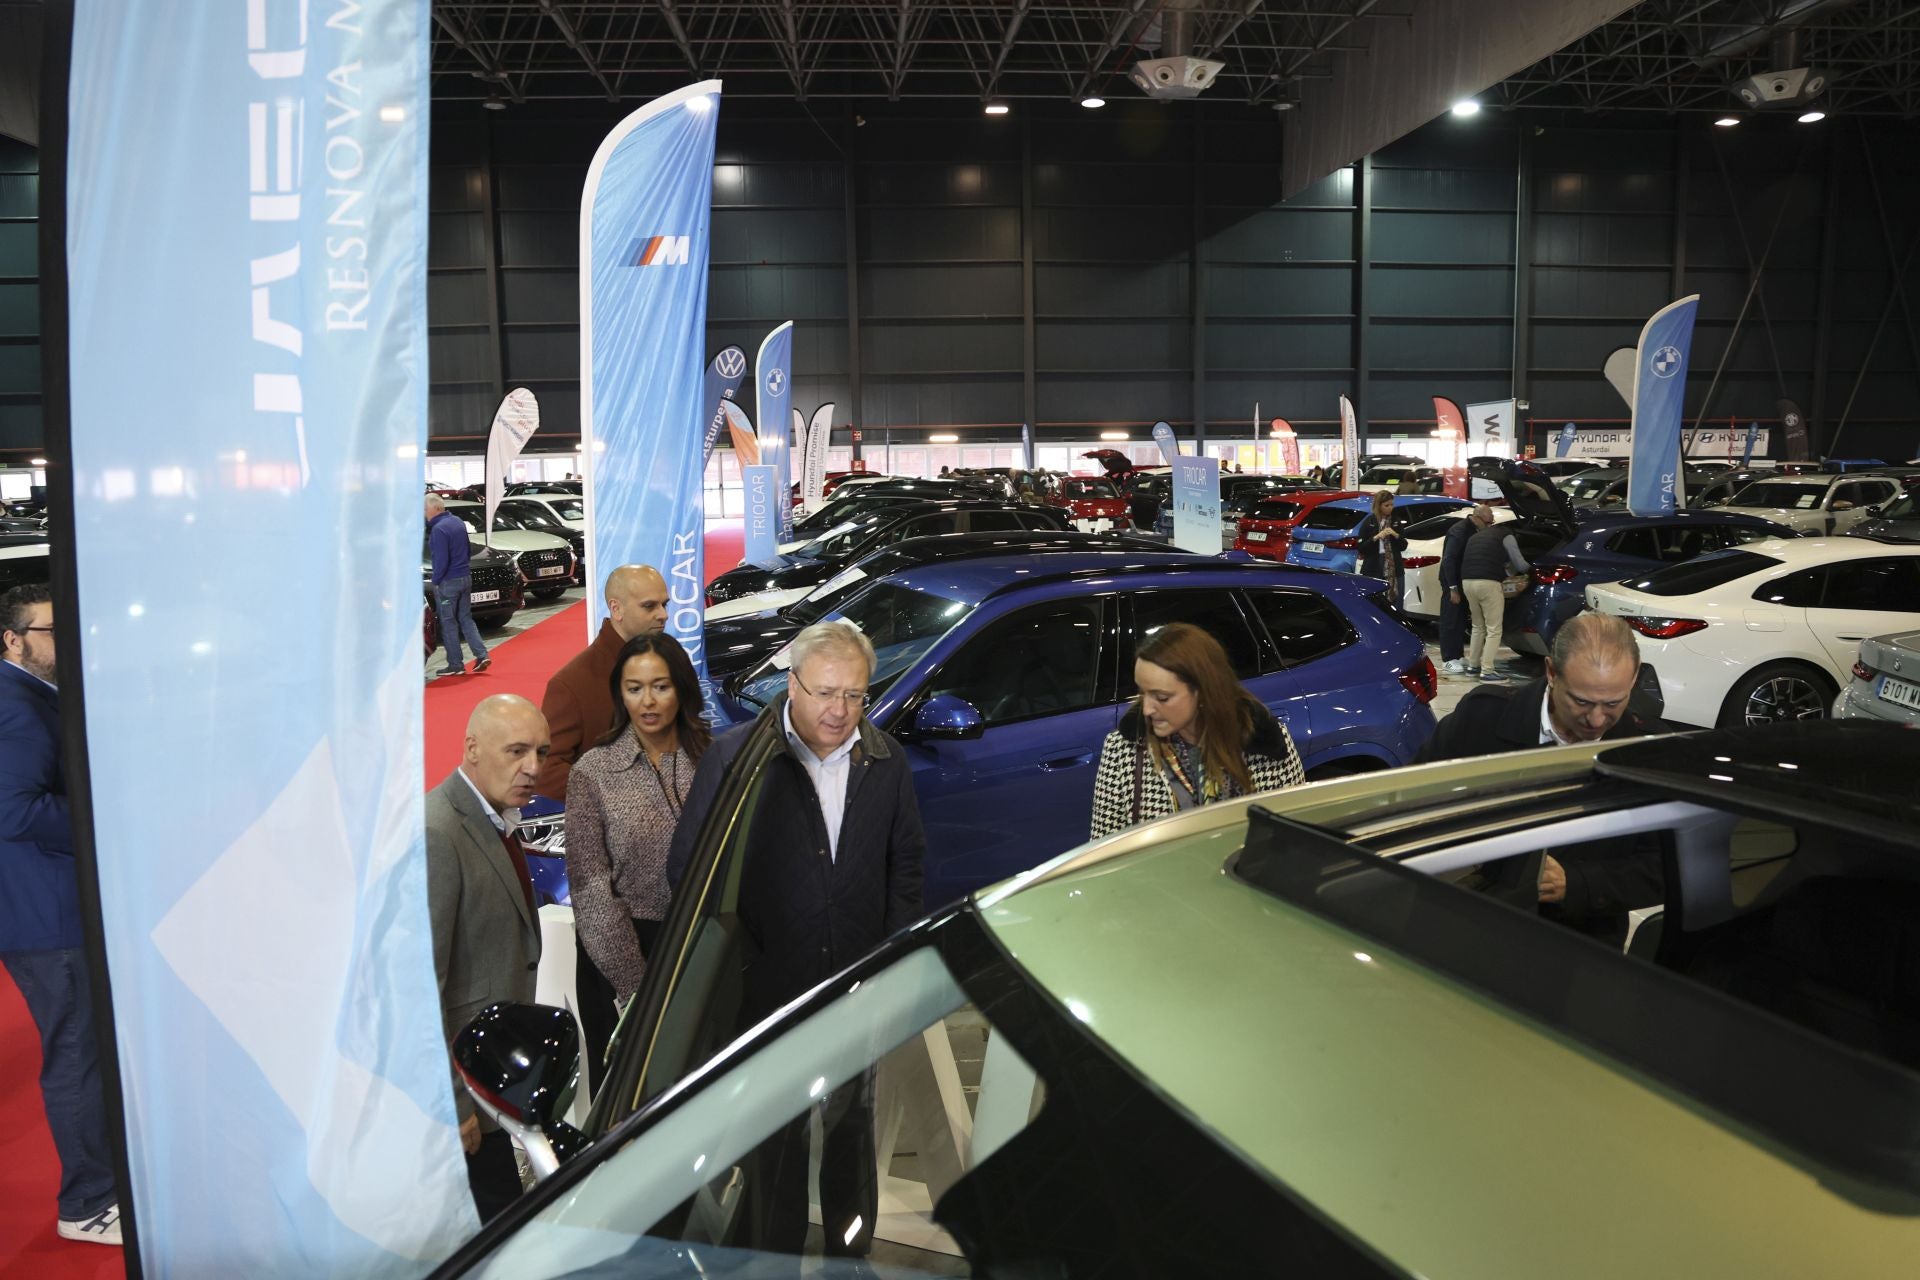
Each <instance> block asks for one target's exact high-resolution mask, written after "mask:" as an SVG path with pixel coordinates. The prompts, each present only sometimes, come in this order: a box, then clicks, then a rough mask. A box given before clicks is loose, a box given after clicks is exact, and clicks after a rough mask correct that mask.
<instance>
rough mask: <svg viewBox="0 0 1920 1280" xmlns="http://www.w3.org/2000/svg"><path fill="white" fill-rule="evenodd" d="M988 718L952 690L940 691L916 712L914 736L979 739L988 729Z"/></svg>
mask: <svg viewBox="0 0 1920 1280" xmlns="http://www.w3.org/2000/svg"><path fill="white" fill-rule="evenodd" d="M986 728H987V726H986V721H984V720H983V719H981V716H980V710H979V708H977V707H975V706H974V705H973V704H972V703H971V702H968V701H967V700H966V699H965V698H961V697H956V696H955V695H953V694H951V693H936V694H934V695H933V696H932V697H931V698H928V699H927V700H926V702H924V703H922V704H921V707H920V710H919V711H917V712H915V713H914V717H913V736H914V737H916V738H926V739H935V738H944V739H948V740H959V739H966V738H977V737H979V736H980V735H981V734H982V733H985V732H986Z"/></svg>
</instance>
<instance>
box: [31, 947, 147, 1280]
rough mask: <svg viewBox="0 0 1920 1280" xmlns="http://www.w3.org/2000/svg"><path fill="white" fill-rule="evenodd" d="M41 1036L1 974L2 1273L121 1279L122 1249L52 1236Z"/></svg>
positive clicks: (53, 1182) (54, 1180) (54, 1176)
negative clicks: (43, 1104)
mask: <svg viewBox="0 0 1920 1280" xmlns="http://www.w3.org/2000/svg"><path fill="white" fill-rule="evenodd" d="M39 1081H40V1037H39V1035H38V1033H36V1032H35V1031H34V1028H33V1019H32V1018H30V1017H28V1016H27V1004H26V1001H24V1000H22V999H21V998H20V993H19V991H17V990H16V989H15V988H14V985H13V979H11V978H9V977H7V976H6V974H5V973H4V972H0V1116H6V1117H7V1123H6V1124H4V1125H0V1276H8V1277H12V1276H18V1277H20V1280H108V1277H112V1280H120V1277H122V1276H125V1275H126V1268H125V1266H124V1265H123V1264H122V1262H121V1260H120V1250H118V1249H112V1248H108V1247H106V1246H103V1245H97V1244H74V1243H72V1242H71V1241H67V1240H62V1239H61V1238H60V1237H59V1236H57V1235H55V1234H54V1233H53V1223H54V1217H55V1212H54V1193H55V1192H56V1191H58V1190H59V1188H60V1162H59V1160H58V1159H57V1158H56V1157H55V1156H54V1152H53V1138H52V1137H51V1136H50V1135H49V1134H48V1133H47V1121H46V1109H45V1108H44V1107H43V1106H42V1105H41V1102H40V1083H39Z"/></svg>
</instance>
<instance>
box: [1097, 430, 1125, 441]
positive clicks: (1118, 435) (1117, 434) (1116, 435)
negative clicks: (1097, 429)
mask: <svg viewBox="0 0 1920 1280" xmlns="http://www.w3.org/2000/svg"><path fill="white" fill-rule="evenodd" d="M1100 438H1101V439H1102V440H1125V439H1126V438H1127V433H1126V432H1124V431H1102V432H1101V433H1100Z"/></svg>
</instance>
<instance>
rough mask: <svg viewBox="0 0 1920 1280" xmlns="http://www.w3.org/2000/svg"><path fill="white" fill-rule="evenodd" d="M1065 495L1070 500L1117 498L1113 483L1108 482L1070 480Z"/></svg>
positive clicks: (1064, 490)
mask: <svg viewBox="0 0 1920 1280" xmlns="http://www.w3.org/2000/svg"><path fill="white" fill-rule="evenodd" d="M1062 492H1063V493H1065V495H1066V496H1067V497H1069V498H1117V497H1119V496H1120V495H1119V494H1118V493H1117V492H1116V491H1115V490H1114V487H1113V484H1112V482H1111V481H1107V480H1069V481H1067V483H1066V486H1065V488H1064V489H1063V490H1062Z"/></svg>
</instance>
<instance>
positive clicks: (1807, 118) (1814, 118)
mask: <svg viewBox="0 0 1920 1280" xmlns="http://www.w3.org/2000/svg"><path fill="white" fill-rule="evenodd" d="M1826 118H1827V113H1826V112H1824V111H1809V112H1807V113H1806V114H1804V115H1802V116H1801V117H1800V123H1801V124H1819V123H1820V122H1821V121H1822V120H1825V119H1826Z"/></svg>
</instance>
